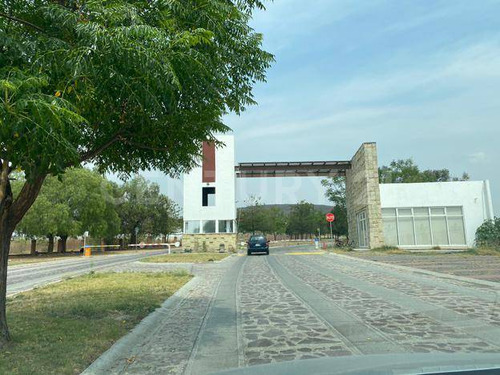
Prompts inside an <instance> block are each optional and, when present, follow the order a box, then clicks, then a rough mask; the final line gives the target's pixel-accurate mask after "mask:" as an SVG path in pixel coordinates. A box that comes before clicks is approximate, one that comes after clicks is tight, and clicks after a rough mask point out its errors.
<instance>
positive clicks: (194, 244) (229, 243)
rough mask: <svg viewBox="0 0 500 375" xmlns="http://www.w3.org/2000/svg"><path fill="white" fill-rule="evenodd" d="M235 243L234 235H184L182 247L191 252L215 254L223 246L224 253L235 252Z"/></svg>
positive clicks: (235, 236)
mask: <svg viewBox="0 0 500 375" xmlns="http://www.w3.org/2000/svg"><path fill="white" fill-rule="evenodd" d="M236 241H237V234H236V233H203V234H184V235H183V236H182V247H183V248H184V249H189V250H191V251H193V252H205V251H207V252H211V253H216V252H219V249H220V247H221V244H223V245H224V248H225V250H226V251H229V252H234V251H236V250H237V246H236Z"/></svg>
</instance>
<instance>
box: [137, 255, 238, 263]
mask: <svg viewBox="0 0 500 375" xmlns="http://www.w3.org/2000/svg"><path fill="white" fill-rule="evenodd" d="M228 256H229V254H219V253H191V254H170V255H168V254H167V255H158V256H154V257H148V258H143V259H141V260H140V261H141V262H147V263H207V262H215V261H218V260H222V259H224V258H226V257H228Z"/></svg>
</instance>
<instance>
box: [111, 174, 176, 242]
mask: <svg viewBox="0 0 500 375" xmlns="http://www.w3.org/2000/svg"><path fill="white" fill-rule="evenodd" d="M120 191H121V194H122V197H121V198H120V200H119V204H118V205H117V206H116V209H117V211H118V214H119V216H120V219H121V233H123V234H127V235H129V236H130V241H131V243H137V237H136V233H137V234H138V235H143V234H151V235H155V236H157V235H168V234H170V233H173V232H175V231H177V230H179V228H180V227H181V225H180V209H179V207H178V206H177V205H176V204H175V203H174V202H172V201H171V200H170V199H169V198H168V197H167V196H165V195H163V194H161V193H160V187H159V186H158V184H154V183H149V182H148V181H146V179H144V177H142V176H137V177H134V178H133V179H131V180H130V181H127V182H126V183H124V184H123V186H122V187H121V188H120Z"/></svg>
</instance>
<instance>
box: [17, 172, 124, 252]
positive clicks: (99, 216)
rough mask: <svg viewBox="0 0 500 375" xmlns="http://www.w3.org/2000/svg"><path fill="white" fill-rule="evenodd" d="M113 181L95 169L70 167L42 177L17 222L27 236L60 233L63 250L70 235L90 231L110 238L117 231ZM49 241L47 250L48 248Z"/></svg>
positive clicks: (49, 235) (50, 238)
mask: <svg viewBox="0 0 500 375" xmlns="http://www.w3.org/2000/svg"><path fill="white" fill-rule="evenodd" d="M113 194H114V191H113V186H112V184H111V183H110V182H109V181H107V180H106V179H105V178H104V177H102V176H101V175H99V173H97V172H93V171H90V170H88V169H85V168H71V169H68V171H67V172H66V173H65V174H64V175H63V176H62V177H61V178H60V179H58V178H57V177H49V178H47V179H46V180H45V182H44V184H43V187H42V189H41V191H40V195H39V197H38V199H37V200H36V202H35V203H34V204H33V206H32V207H31V208H30V210H29V211H28V212H27V214H26V215H25V216H24V218H23V219H22V220H21V222H20V223H19V226H18V228H17V229H18V231H19V232H20V233H23V234H25V235H26V236H28V237H43V236H47V237H48V238H49V242H51V241H52V239H53V237H54V236H55V235H57V236H59V237H61V248H60V250H61V251H62V252H64V251H66V240H67V238H68V237H69V236H78V235H82V234H83V232H85V231H89V233H90V234H91V236H92V237H94V238H107V239H111V238H113V237H114V236H115V235H117V234H118V233H119V230H120V219H119V217H118V214H117V212H116V210H115V199H116V198H115V197H114V195H113ZM51 250H52V249H51V245H50V244H49V251H51Z"/></svg>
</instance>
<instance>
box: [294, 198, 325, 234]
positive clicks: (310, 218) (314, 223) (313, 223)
mask: <svg viewBox="0 0 500 375" xmlns="http://www.w3.org/2000/svg"><path fill="white" fill-rule="evenodd" d="M323 220H324V216H323V214H322V213H321V215H320V213H319V211H317V210H316V209H315V208H314V204H312V203H308V202H306V201H300V202H299V203H297V204H296V205H294V206H293V207H292V210H291V211H290V214H289V216H288V228H287V232H288V234H291V235H293V234H294V235H301V236H302V235H304V234H312V233H315V232H316V230H317V228H318V226H319V225H321V223H322V221H323Z"/></svg>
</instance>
